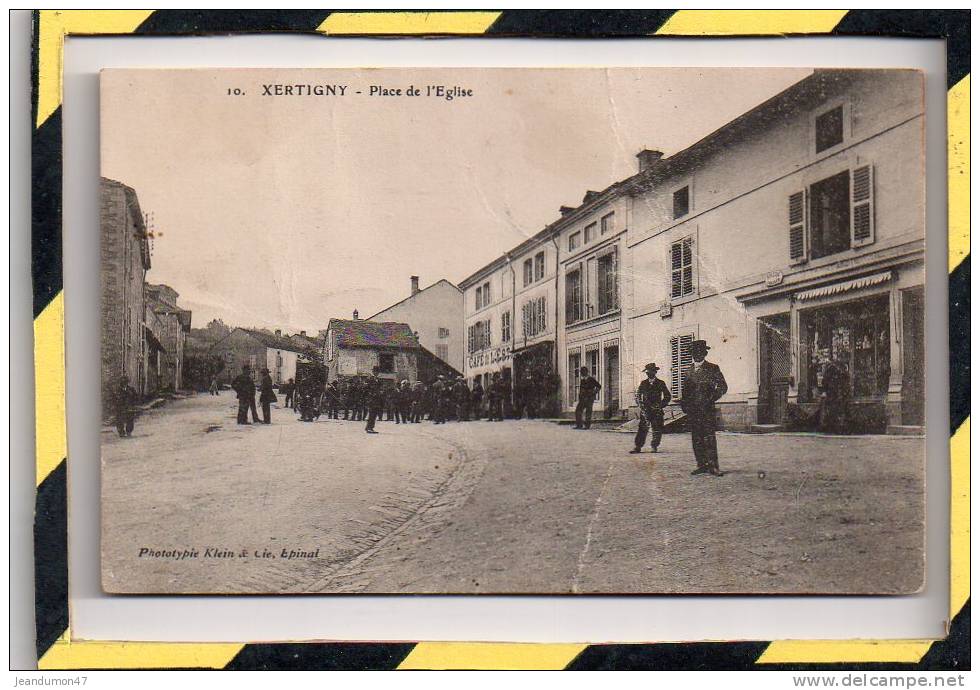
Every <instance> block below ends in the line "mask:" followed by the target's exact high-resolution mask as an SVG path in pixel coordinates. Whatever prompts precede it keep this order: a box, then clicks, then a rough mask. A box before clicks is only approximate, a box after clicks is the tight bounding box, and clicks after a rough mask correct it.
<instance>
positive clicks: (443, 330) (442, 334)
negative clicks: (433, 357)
mask: <svg viewBox="0 0 980 690" xmlns="http://www.w3.org/2000/svg"><path fill="white" fill-rule="evenodd" d="M439 337H440V338H448V337H449V329H448V328H443V327H442V326H440V327H439Z"/></svg>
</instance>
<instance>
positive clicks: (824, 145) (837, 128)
mask: <svg viewBox="0 0 980 690" xmlns="http://www.w3.org/2000/svg"><path fill="white" fill-rule="evenodd" d="M814 134H815V138H816V145H817V153H820V152H821V151H826V150H827V149H829V148H833V147H834V146H837V144H840V143H843V141H844V106H843V105H839V106H837V107H836V108H831V109H830V110H828V111H827V112H825V113H823V114H821V115H818V116H817V118H816V120H815V121H814Z"/></svg>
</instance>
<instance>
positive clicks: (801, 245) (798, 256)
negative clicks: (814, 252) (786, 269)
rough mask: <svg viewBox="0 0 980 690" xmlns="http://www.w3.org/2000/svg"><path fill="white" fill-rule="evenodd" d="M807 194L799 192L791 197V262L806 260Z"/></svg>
mask: <svg viewBox="0 0 980 690" xmlns="http://www.w3.org/2000/svg"><path fill="white" fill-rule="evenodd" d="M806 245H807V242H806V194H805V193H804V192H797V193H796V194H791V195H790V197H789V258H790V263H794V264H800V263H803V262H804V261H806V255H807V251H806V250H807V246H806Z"/></svg>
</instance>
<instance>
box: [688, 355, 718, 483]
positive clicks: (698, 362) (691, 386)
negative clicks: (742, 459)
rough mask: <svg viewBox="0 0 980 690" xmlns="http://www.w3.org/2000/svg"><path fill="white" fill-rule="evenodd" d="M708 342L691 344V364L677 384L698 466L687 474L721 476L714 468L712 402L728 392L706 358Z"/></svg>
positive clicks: (715, 457)
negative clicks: (679, 384) (679, 386)
mask: <svg viewBox="0 0 980 690" xmlns="http://www.w3.org/2000/svg"><path fill="white" fill-rule="evenodd" d="M710 349H711V348H710V347H708V344H707V343H706V342H705V341H703V340H695V341H694V342H693V343H691V358H692V359H693V360H694V364H692V365H691V367H690V368H689V369H688V370H687V372H685V374H684V379H683V383H682V384H681V400H680V404H681V409H682V410H683V411H684V412H686V413H687V419H688V424H689V426H690V428H691V445H692V446H693V447H694V457H695V459H696V460H697V463H698V466H697V469H695V470H694V471H693V472H691V474H711V475H714V476H716V477H720V476H722V474H723V472H722V471H721V470H720V469H718V443H717V441H716V439H715V426H716V425H715V403H716V402H718V400H719V399H720V398H721V397H722V396H723V395H724V394H725V393H727V392H728V384H727V383H725V377H724V376H723V375H722V373H721V369H719V368H718V365H717V364H712V363H711V362H708V361H706V359H705V358H706V357H707V356H708V350H710Z"/></svg>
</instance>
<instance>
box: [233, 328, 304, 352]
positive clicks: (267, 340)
mask: <svg viewBox="0 0 980 690" xmlns="http://www.w3.org/2000/svg"><path fill="white" fill-rule="evenodd" d="M237 330H239V331H241V332H242V333H246V334H248V335H250V336H252V337H253V338H255V339H256V340H258V341H259V342H260V343H262V344H263V345H265V346H266V347H267V348H269V349H272V350H289V351H290V352H303V350H304V348H303V347H302V346H300V345H298V344H297V343H296V342H294V341H292V340H290V339H289V338H283V337H282V336H280V335H274V334H272V333H266V332H265V331H256V330H252V329H251V328H238V329H237Z"/></svg>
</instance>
